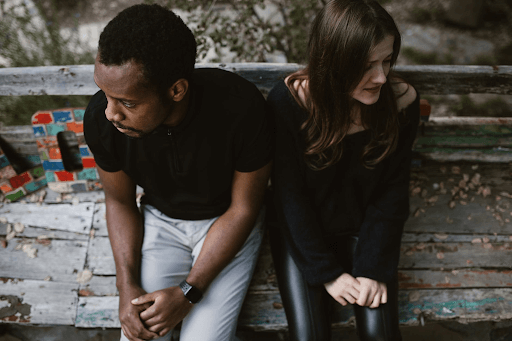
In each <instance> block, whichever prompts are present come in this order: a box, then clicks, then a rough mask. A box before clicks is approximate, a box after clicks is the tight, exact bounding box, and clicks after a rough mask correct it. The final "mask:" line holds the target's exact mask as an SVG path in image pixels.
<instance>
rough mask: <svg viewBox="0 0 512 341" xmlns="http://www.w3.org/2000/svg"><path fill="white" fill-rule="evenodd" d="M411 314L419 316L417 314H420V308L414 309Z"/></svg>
mask: <svg viewBox="0 0 512 341" xmlns="http://www.w3.org/2000/svg"><path fill="white" fill-rule="evenodd" d="M412 312H413V313H415V314H416V315H419V314H421V309H420V308H414V309H413V310H412Z"/></svg>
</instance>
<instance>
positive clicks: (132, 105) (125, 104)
mask: <svg viewBox="0 0 512 341" xmlns="http://www.w3.org/2000/svg"><path fill="white" fill-rule="evenodd" d="M123 105H124V106H125V107H127V108H133V107H134V106H135V104H133V103H127V102H123Z"/></svg>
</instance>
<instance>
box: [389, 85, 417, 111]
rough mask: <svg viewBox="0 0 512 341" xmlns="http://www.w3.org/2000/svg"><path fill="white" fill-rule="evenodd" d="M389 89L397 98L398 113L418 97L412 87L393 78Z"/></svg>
mask: <svg viewBox="0 0 512 341" xmlns="http://www.w3.org/2000/svg"><path fill="white" fill-rule="evenodd" d="M391 88H392V89H393V91H394V92H395V95H396V97H397V107H398V111H401V110H403V109H405V108H407V106H409V105H410V104H411V103H412V102H414V100H415V99H416V96H417V95H418V94H417V93H416V90H415V89H414V87H413V86H412V85H411V84H409V83H407V82H406V81H404V80H402V79H400V78H395V79H392V80H391Z"/></svg>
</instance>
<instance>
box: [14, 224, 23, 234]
mask: <svg viewBox="0 0 512 341" xmlns="http://www.w3.org/2000/svg"><path fill="white" fill-rule="evenodd" d="M14 231H16V233H23V231H25V225H23V224H22V223H19V222H18V223H14Z"/></svg>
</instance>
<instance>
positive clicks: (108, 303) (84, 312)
mask: <svg viewBox="0 0 512 341" xmlns="http://www.w3.org/2000/svg"><path fill="white" fill-rule="evenodd" d="M118 308H119V297H118V296H114V297H111V296H104V297H94V296H93V297H79V298H78V309H77V313H76V320H75V326H76V327H80V328H101V327H105V328H121V323H119V311H118Z"/></svg>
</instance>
